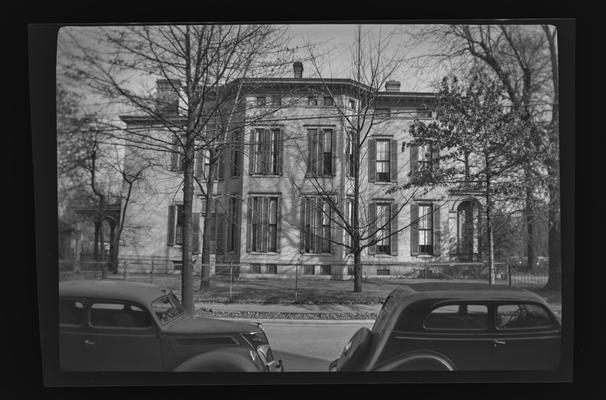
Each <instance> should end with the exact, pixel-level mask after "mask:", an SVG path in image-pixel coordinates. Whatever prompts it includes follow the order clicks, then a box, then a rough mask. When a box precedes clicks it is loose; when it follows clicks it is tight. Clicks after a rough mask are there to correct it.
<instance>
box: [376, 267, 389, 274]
mask: <svg viewBox="0 0 606 400" xmlns="http://www.w3.org/2000/svg"><path fill="white" fill-rule="evenodd" d="M389 271H390V270H389V268H377V275H389V274H390V272H389Z"/></svg>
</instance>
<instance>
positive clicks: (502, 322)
mask: <svg viewBox="0 0 606 400" xmlns="http://www.w3.org/2000/svg"><path fill="white" fill-rule="evenodd" d="M552 327H554V322H553V320H552V319H551V316H550V315H549V314H548V313H547V311H545V309H543V307H541V306H539V305H537V304H505V305H499V306H498V307H497V329H503V330H506V329H546V328H552Z"/></svg>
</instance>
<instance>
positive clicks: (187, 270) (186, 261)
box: [181, 135, 195, 316]
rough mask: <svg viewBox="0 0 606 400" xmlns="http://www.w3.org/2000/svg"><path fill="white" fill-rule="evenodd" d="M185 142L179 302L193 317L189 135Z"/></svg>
mask: <svg viewBox="0 0 606 400" xmlns="http://www.w3.org/2000/svg"><path fill="white" fill-rule="evenodd" d="M185 140H186V145H185V160H184V168H183V169H184V180H183V246H182V248H181V251H182V262H183V264H182V265H183V267H182V270H181V275H182V276H181V298H182V299H181V301H182V303H183V307H184V308H185V313H186V314H187V315H189V316H193V315H194V313H195V305H194V295H193V276H192V269H193V268H192V239H193V224H192V206H193V198H194V186H193V173H194V168H193V164H194V163H193V160H194V142H193V138H192V137H191V136H190V135H188V137H187V138H186V139H185Z"/></svg>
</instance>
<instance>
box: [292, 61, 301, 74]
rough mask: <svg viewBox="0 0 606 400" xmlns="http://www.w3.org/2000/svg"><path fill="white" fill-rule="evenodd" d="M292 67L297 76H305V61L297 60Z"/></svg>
mask: <svg viewBox="0 0 606 400" xmlns="http://www.w3.org/2000/svg"><path fill="white" fill-rule="evenodd" d="M292 69H293V72H294V74H295V78H302V77H303V63H302V62H300V61H296V62H294V63H293V64H292Z"/></svg>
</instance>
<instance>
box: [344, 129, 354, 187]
mask: <svg viewBox="0 0 606 400" xmlns="http://www.w3.org/2000/svg"><path fill="white" fill-rule="evenodd" d="M353 135H354V133H353V132H347V135H346V144H345V152H346V153H347V154H346V157H347V159H346V160H347V166H346V170H345V171H346V173H347V176H354V168H355V167H354V143H353Z"/></svg>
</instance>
